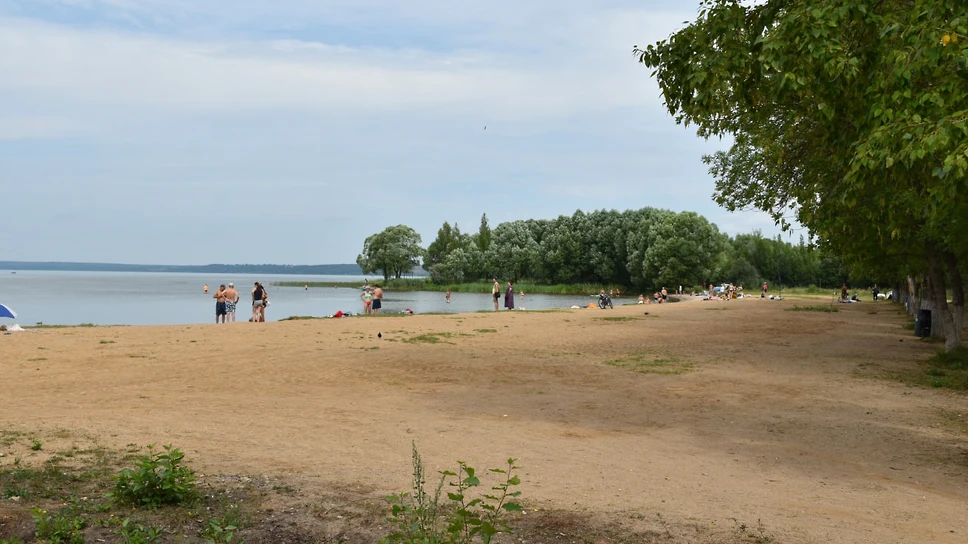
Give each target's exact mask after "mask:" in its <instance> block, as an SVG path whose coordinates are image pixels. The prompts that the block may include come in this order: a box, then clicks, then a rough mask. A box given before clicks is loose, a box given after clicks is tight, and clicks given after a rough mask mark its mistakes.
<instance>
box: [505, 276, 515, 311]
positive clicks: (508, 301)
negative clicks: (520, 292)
mask: <svg viewBox="0 0 968 544" xmlns="http://www.w3.org/2000/svg"><path fill="white" fill-rule="evenodd" d="M504 307H505V308H507V309H508V310H513V309H514V284H513V283H512V282H511V280H508V288H507V290H506V291H505V292H504Z"/></svg>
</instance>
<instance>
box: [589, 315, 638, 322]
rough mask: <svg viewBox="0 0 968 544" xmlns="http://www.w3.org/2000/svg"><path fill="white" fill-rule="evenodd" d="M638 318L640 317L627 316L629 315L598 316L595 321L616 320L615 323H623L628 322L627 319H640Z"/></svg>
mask: <svg viewBox="0 0 968 544" xmlns="http://www.w3.org/2000/svg"><path fill="white" fill-rule="evenodd" d="M638 319H639V318H637V317H627V316H619V317H596V318H595V321H611V322H615V323H623V322H626V321H638Z"/></svg>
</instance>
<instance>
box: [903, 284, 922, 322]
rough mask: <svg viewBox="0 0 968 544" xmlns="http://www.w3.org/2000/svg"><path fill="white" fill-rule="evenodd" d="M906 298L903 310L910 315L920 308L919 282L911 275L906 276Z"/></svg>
mask: <svg viewBox="0 0 968 544" xmlns="http://www.w3.org/2000/svg"><path fill="white" fill-rule="evenodd" d="M907 291H908V295H907V296H908V298H907V299H905V301H904V311H906V312H907V313H908V314H910V315H915V314H917V313H918V310H920V309H921V283H920V282H916V281H914V278H912V277H911V276H908V277H907Z"/></svg>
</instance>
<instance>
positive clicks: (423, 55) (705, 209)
mask: <svg viewBox="0 0 968 544" xmlns="http://www.w3.org/2000/svg"><path fill="white" fill-rule="evenodd" d="M697 7H698V0H600V1H596V2H581V1H577V0H530V1H528V2H518V1H512V0H490V1H488V2H468V3H465V2H445V1H442V0H440V1H438V0H407V1H406V2H400V1H398V0H394V1H391V0H274V1H273V2H268V1H266V0H0V74H2V76H0V202H2V203H3V209H2V210H3V213H4V215H5V217H4V218H5V220H6V221H5V227H6V228H5V232H4V234H3V235H0V260H25V261H88V262H119V263H136V264H207V263H251V264H261V263H277V264H321V263H348V262H354V261H355V259H356V256H357V255H358V254H359V252H360V251H361V249H362V246H363V241H364V239H365V238H366V237H367V236H369V235H371V234H374V233H376V232H379V231H381V230H383V229H384V228H386V227H387V226H391V225H397V224H405V225H409V226H411V227H413V228H414V229H416V230H417V232H419V233H420V234H421V235H422V237H423V242H424V245H425V246H426V245H427V244H429V243H430V242H432V241H433V239H434V238H435V237H436V233H437V230H438V229H439V228H440V226H441V224H442V223H443V222H444V221H447V222H449V223H451V224H452V225H453V224H455V223H456V224H457V225H458V226H459V227H461V229H462V230H463V231H465V232H468V231H476V230H477V228H478V225H479V223H480V218H481V215H482V214H483V213H486V214H487V217H488V219H489V222H490V225H491V227H492V228H493V227H495V226H496V225H498V224H499V223H501V222H504V221H512V220H518V219H551V218H554V217H557V216H559V215H571V214H573V213H574V212H575V211H576V210H579V209H581V210H584V211H592V210H597V209H618V210H624V209H637V208H641V207H645V206H651V207H656V208H666V209H671V210H674V211H695V212H698V213H700V214H702V215H703V216H705V217H706V218H707V219H709V220H710V221H712V222H714V223H716V224H717V225H718V226H719V229H720V230H721V231H723V232H727V233H729V234H731V235H735V234H742V233H748V232H751V231H753V230H754V229H759V230H761V231H762V232H763V233H764V234H765V235H768V236H773V235H775V234H777V233H779V229H778V228H777V227H776V226H775V225H774V223H773V221H772V220H771V219H770V218H769V217H768V216H767V215H766V214H763V213H759V212H738V213H729V212H727V211H726V210H723V209H721V208H719V207H718V206H717V205H716V204H715V203H714V202H713V201H712V199H711V195H712V192H713V183H714V182H713V179H712V178H711V177H710V176H709V174H708V171H707V167H706V166H705V165H703V164H702V161H701V157H702V156H703V155H704V154H709V153H711V152H713V151H716V150H718V149H725V148H727V147H728V142H723V141H719V140H711V141H708V142H707V141H704V140H702V139H701V138H699V137H697V136H696V135H695V132H694V131H693V130H692V129H690V128H685V127H682V126H679V125H676V123H675V121H674V120H673V118H672V117H671V116H670V115H669V114H668V112H667V111H666V110H665V108H664V106H663V104H662V99H661V96H660V93H659V90H658V86H657V84H656V82H655V81H654V79H653V78H651V76H650V73H651V71H650V70H649V69H648V68H646V67H644V66H642V65H640V64H637V63H636V62H635V59H634V58H633V56H632V54H631V50H632V47H633V45H646V44H649V43H653V42H655V41H658V40H661V39H664V38H667V37H668V36H669V35H671V34H672V33H673V32H675V31H676V30H677V29H679V28H681V27H682V26H684V22H685V21H691V20H693V19H694V18H695V16H696V11H697ZM485 127H486V128H485Z"/></svg>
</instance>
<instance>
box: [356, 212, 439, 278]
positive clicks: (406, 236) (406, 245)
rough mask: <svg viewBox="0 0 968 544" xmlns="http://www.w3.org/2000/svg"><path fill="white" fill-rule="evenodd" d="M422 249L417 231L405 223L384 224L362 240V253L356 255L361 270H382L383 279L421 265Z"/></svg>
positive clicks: (366, 272) (399, 275) (408, 271)
mask: <svg viewBox="0 0 968 544" xmlns="http://www.w3.org/2000/svg"><path fill="white" fill-rule="evenodd" d="M423 253H424V250H423V248H421V247H420V234H418V233H417V231H415V230H413V229H412V228H410V227H408V226H406V225H397V226H395V227H387V228H386V229H384V230H383V232H379V233H377V234H374V235H372V236H370V237H369V238H367V239H366V241H365V242H363V253H361V254H360V255H359V256H357V257H356V264H358V265H360V268H362V269H363V273H364V274H375V273H377V272H379V273H381V274H383V280H384V281H386V280H389V279H390V277H394V278H400V277H401V276H403V275H404V274H408V273H410V272H412V271H413V269H414V268H415V267H417V266H420V258H421V256H423Z"/></svg>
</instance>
